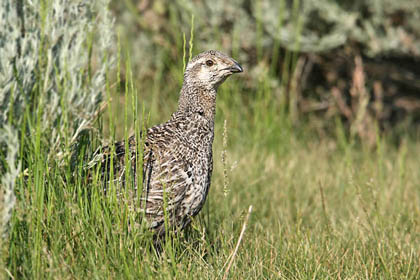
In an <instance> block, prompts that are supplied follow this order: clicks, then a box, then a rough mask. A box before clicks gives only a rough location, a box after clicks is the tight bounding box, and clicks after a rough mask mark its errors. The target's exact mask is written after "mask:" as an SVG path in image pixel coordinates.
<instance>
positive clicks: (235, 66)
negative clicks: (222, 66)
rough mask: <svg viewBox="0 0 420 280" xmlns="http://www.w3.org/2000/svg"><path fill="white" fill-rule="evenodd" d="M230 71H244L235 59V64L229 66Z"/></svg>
mask: <svg viewBox="0 0 420 280" xmlns="http://www.w3.org/2000/svg"><path fill="white" fill-rule="evenodd" d="M230 71H232V72H233V73H241V72H243V71H244V69H243V68H242V66H241V65H240V64H239V63H238V62H236V61H235V64H234V65H233V66H232V67H231V68H230Z"/></svg>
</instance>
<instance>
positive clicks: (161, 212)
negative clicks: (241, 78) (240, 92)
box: [88, 50, 243, 237]
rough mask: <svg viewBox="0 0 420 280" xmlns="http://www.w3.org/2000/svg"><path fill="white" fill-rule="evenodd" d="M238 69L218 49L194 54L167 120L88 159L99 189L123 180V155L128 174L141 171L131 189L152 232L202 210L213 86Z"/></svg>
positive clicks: (209, 163)
mask: <svg viewBox="0 0 420 280" xmlns="http://www.w3.org/2000/svg"><path fill="white" fill-rule="evenodd" d="M240 72H243V68H242V66H241V65H240V64H239V63H238V62H237V61H236V60H234V59H233V58H231V57H229V56H228V55H226V54H224V53H222V52H220V51H215V50H209V51H205V52H202V53H200V54H198V55H196V56H195V57H193V58H192V59H191V60H190V61H189V62H188V63H187V66H186V68H185V71H184V80H183V84H182V88H181V90H180V95H179V100H178V108H177V110H176V111H175V112H174V113H173V114H172V116H171V117H170V119H169V120H168V121H167V122H165V123H162V124H159V125H156V126H153V127H151V128H149V129H147V130H145V131H144V132H145V133H142V135H141V136H140V139H136V137H135V136H131V137H129V138H128V139H127V143H126V141H120V142H116V143H115V144H114V147H113V148H112V146H110V145H108V146H103V147H99V148H98V150H97V151H96V152H95V153H94V155H93V159H92V160H91V161H90V162H89V164H88V169H89V170H94V168H98V169H99V170H100V172H101V174H102V175H101V180H102V181H103V184H104V191H105V192H106V191H107V188H109V185H110V181H111V180H114V181H116V182H118V183H119V184H120V185H122V186H124V185H125V184H126V182H125V180H126V175H125V174H126V166H128V165H127V163H126V160H127V159H128V160H129V161H130V162H129V166H131V171H130V172H132V174H134V176H132V177H136V174H137V172H138V171H139V172H142V173H141V174H142V177H143V178H142V180H141V185H142V186H141V187H140V186H138V185H140V183H138V182H136V180H134V182H133V184H134V185H135V188H134V189H135V190H136V192H140V196H139V197H140V201H141V203H140V207H139V208H140V211H141V212H142V214H143V218H145V220H146V225H147V227H148V228H149V229H150V230H151V231H152V232H153V233H154V235H155V236H158V237H162V236H164V234H165V232H167V231H169V230H175V231H178V230H183V229H184V228H186V227H187V226H188V224H189V223H190V222H191V220H192V218H193V217H194V216H196V215H197V214H198V213H199V212H200V210H201V209H202V208H203V204H204V203H205V201H206V198H207V195H208V192H209V188H210V183H211V176H212V172H213V156H212V153H213V152H212V146H213V140H214V126H215V114H216V97H217V90H218V88H219V86H220V85H221V84H222V83H223V82H224V81H225V80H226V79H227V78H228V77H229V76H231V75H232V74H235V73H240ZM139 141H140V143H139ZM139 147H140V149H139ZM139 150H142V153H140V152H139ZM140 154H142V158H141V155H140ZM111 158H112V160H111ZM111 161H112V163H111ZM98 166H99V167H98ZM137 167H140V168H142V170H137V169H138V168H137ZM98 169H96V170H98ZM111 170H112V173H111ZM111 174H113V176H114V178H111ZM165 215H166V217H165ZM165 219H166V222H165Z"/></svg>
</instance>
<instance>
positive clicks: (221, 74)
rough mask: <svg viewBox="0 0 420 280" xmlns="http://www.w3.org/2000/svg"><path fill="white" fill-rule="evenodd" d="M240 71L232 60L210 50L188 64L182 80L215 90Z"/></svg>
mask: <svg viewBox="0 0 420 280" xmlns="http://www.w3.org/2000/svg"><path fill="white" fill-rule="evenodd" d="M242 71H243V69H242V67H241V65H239V63H238V62H237V61H235V60H234V59H233V58H231V57H229V56H227V55H225V54H223V53H221V52H219V51H213V50H211V51H206V52H202V53H200V54H198V55H197V56H195V57H194V58H192V59H191V60H190V62H188V65H187V68H186V70H185V75H184V79H185V80H186V81H187V82H188V83H193V84H196V85H198V86H202V87H206V88H209V89H217V87H218V86H219V85H220V84H222V83H223V82H224V81H225V80H226V78H227V77H229V76H230V75H232V74H234V73H240V72H242Z"/></svg>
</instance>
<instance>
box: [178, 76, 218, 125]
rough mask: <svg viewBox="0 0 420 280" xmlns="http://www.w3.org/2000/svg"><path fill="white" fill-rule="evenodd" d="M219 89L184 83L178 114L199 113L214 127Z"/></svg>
mask: <svg viewBox="0 0 420 280" xmlns="http://www.w3.org/2000/svg"><path fill="white" fill-rule="evenodd" d="M216 93H217V89H215V88H208V87H205V86H202V85H200V84H196V83H188V82H184V84H183V86H182V89H181V94H180V97H179V102H178V112H180V113H197V114H200V115H202V116H203V117H205V118H206V119H207V120H208V121H209V122H210V123H211V125H212V126H213V125H214V117H215V114H216Z"/></svg>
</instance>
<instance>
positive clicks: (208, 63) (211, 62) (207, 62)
mask: <svg viewBox="0 0 420 280" xmlns="http://www.w3.org/2000/svg"><path fill="white" fill-rule="evenodd" d="M213 64H214V62H213V60H210V59H209V60H207V61H206V65H207V66H213Z"/></svg>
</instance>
